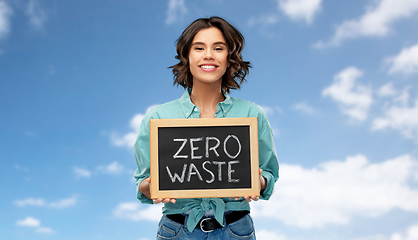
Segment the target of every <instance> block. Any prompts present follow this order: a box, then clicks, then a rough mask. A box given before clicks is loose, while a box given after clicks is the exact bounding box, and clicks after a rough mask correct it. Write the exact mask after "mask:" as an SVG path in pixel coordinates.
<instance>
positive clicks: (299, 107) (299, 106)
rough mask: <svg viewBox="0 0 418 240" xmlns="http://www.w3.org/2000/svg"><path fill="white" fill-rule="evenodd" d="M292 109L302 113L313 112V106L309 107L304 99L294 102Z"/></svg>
mask: <svg viewBox="0 0 418 240" xmlns="http://www.w3.org/2000/svg"><path fill="white" fill-rule="evenodd" d="M292 109H293V110H295V111H299V112H303V113H309V114H313V113H315V109H314V108H313V107H311V106H310V105H309V104H308V103H307V102H305V101H302V102H298V103H295V104H294V105H293V107H292Z"/></svg>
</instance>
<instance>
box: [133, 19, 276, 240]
mask: <svg viewBox="0 0 418 240" xmlns="http://www.w3.org/2000/svg"><path fill="white" fill-rule="evenodd" d="M243 46H244V37H243V36H242V35H241V33H240V32H239V31H238V30H237V29H235V28H234V27H233V26H231V25H230V24H229V23H228V22H227V21H225V20H224V19H222V18H219V17H211V18H200V19H197V20H196V21H194V22H193V23H192V24H191V25H190V26H188V27H187V28H186V29H185V30H184V31H183V33H182V35H181V36H180V38H179V39H178V41H177V56H176V59H178V60H179V63H177V64H176V65H174V66H172V67H171V68H173V74H174V84H177V85H181V86H183V87H184V88H185V89H186V91H185V93H184V94H183V96H182V97H181V98H180V99H177V100H174V101H171V102H168V103H165V104H163V105H160V106H157V107H154V108H152V109H151V110H150V111H148V112H147V114H146V115H145V116H144V119H143V121H142V124H141V126H140V129H139V134H138V138H137V141H136V143H135V146H134V153H135V158H136V162H137V166H138V169H137V170H136V171H135V179H136V185H137V189H138V191H137V197H138V199H139V200H140V201H141V202H143V203H149V204H153V203H154V204H158V203H164V208H163V214H164V215H163V217H162V219H161V222H160V224H159V229H158V233H157V239H179V240H180V239H255V232H254V225H253V222H252V218H251V217H250V215H249V211H250V205H249V202H251V201H252V200H254V201H257V200H258V199H259V197H258V196H260V198H261V199H265V200H267V199H269V198H270V196H271V194H272V192H273V188H274V183H275V182H276V181H277V179H278V177H279V176H278V170H279V166H278V161H277V156H276V152H275V148H274V144H273V135H272V130H271V128H270V125H269V123H268V120H267V117H266V115H265V114H264V112H263V110H262V109H261V107H260V106H258V105H256V104H254V103H251V102H248V101H244V100H241V99H237V98H232V97H230V96H229V95H228V92H229V90H230V89H239V88H240V85H241V84H242V82H244V81H245V76H246V75H247V74H248V69H249V67H250V62H247V61H244V60H242V56H241V51H242V48H243ZM243 117H245V118H247V117H255V118H257V125H256V128H257V131H258V132H257V133H256V134H255V136H256V141H257V137H258V149H259V151H258V159H259V161H258V162H259V166H258V168H259V171H258V173H259V174H257V171H256V174H255V179H258V178H259V180H260V181H259V182H260V184H259V185H260V186H259V188H257V189H256V192H257V195H256V196H242V197H235V196H234V198H180V199H173V198H165V199H162V198H157V199H151V194H150V186H151V182H150V120H151V119H182V118H183V119H188V118H243ZM193 132H196V131H195V129H193ZM194 134H196V133H194ZM257 134H258V136H257ZM195 137H196V136H193V137H192V138H190V139H188V138H184V139H168V140H169V141H170V142H176V143H177V142H180V143H181V142H183V145H181V147H180V148H181V149H182V148H183V147H184V145H185V143H186V142H188V141H190V142H191V145H190V149H191V152H190V156H191V157H192V158H193V159H192V160H193V162H191V163H190V165H187V164H183V165H182V166H180V167H181V168H180V169H177V170H174V169H172V168H171V167H170V168H167V172H168V174H169V176H170V178H168V179H167V181H168V182H170V181H172V182H175V181H176V179H177V180H178V181H180V182H181V183H183V182H185V181H186V182H190V181H191V180H192V178H191V176H192V175H193V176H194V175H196V176H197V177H198V178H197V179H198V180H197V181H199V179H201V181H203V180H205V181H207V182H210V183H212V182H213V181H217V182H219V181H220V180H221V177H220V176H222V172H221V170H222V165H225V168H226V166H228V168H227V170H225V171H227V172H228V178H225V179H226V180H228V181H229V182H237V180H236V179H235V178H233V176H232V173H235V172H236V171H237V172H239V171H240V170H242V169H238V165H237V163H238V162H239V161H238V160H237V159H235V157H236V156H235V154H236V153H237V152H238V153H239V152H241V145H240V144H238V146H239V147H238V148H237V149H238V151H235V152H234V151H232V152H228V150H225V149H224V151H226V156H227V157H224V158H223V160H224V161H206V162H205V161H201V159H200V158H203V155H201V156H200V155H199V156H197V157H196V156H195V155H194V153H195V152H194V151H195V150H196V149H198V147H196V146H194V145H193V144H196V145H197V144H198V142H199V141H202V142H203V137H202V136H201V137H202V138H201V139H200V138H195ZM230 138H233V137H227V138H225V139H224V140H223V141H224V142H228V140H229V139H230ZM234 139H235V138H233V139H232V140H231V141H233V140H234ZM237 139H238V138H236V139H235V140H237ZM209 140H210V139H209V138H208V139H207V140H206V141H209ZM212 140H213V141H215V142H220V140H219V139H216V140H215V139H212ZM215 146H217V145H215ZM206 148H207V152H208V153H209V145H208V146H207V147H206ZM164 149H165V150H167V149H168V146H167V144H165V145H164ZM181 149H180V150H178V149H174V152H172V153H170V154H171V156H174V158H173V159H174V161H177V160H178V158H180V159H181V158H184V157H187V156H186V155H185V153H184V152H182V151H181ZM202 149H203V147H202ZM211 149H212V150H214V149H216V147H213V148H211ZM247 149H248V148H247ZM230 153H234V154H232V155H231V154H230ZM205 156H206V155H205ZM195 158H198V159H195ZM229 158H232V160H231V159H229ZM199 164H200V165H199ZM211 164H213V165H214V166H215V167H216V166H217V168H214V169H215V170H216V169H217V170H216V171H215V170H208V165H211ZM196 166H201V168H200V170H198V168H197V167H196ZM187 169H189V170H188V174H186V170H187ZM253 169H254V168H253ZM255 169H256V170H257V165H256V167H255ZM205 171H206V172H207V173H208V175H207V176H206V177H207V178H205V179H203V177H202V176H203V175H202V176H201V173H202V174H203V173H205ZM215 173H216V174H217V175H216V174H215ZM186 175H187V176H186ZM215 175H216V176H218V178H215ZM180 176H181V177H180ZM246 177H248V178H250V177H251V176H244V177H243V178H240V181H241V180H243V181H242V182H244V180H245V178H246ZM170 179H171V180H170ZM153 181H154V180H153ZM193 181H196V178H193ZM156 184H157V183H156ZM240 193H242V192H240ZM228 194H229V193H228ZM242 195H244V194H242ZM217 196H219V195H217Z"/></svg>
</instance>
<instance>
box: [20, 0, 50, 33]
mask: <svg viewBox="0 0 418 240" xmlns="http://www.w3.org/2000/svg"><path fill="white" fill-rule="evenodd" d="M25 14H26V16H27V17H28V18H29V23H30V25H31V26H32V27H33V28H35V29H41V28H43V26H44V24H45V22H46V20H47V16H46V13H45V10H43V9H42V8H41V6H40V5H39V1H37V0H30V1H29V3H28V5H27V6H26V9H25Z"/></svg>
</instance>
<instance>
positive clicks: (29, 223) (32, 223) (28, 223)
mask: <svg viewBox="0 0 418 240" xmlns="http://www.w3.org/2000/svg"><path fill="white" fill-rule="evenodd" d="M16 225H17V226H23V227H34V228H36V231H37V232H39V233H47V234H52V233H54V231H53V230H52V229H50V228H48V227H41V221H39V220H38V219H36V218H33V217H27V218H25V219H24V220H20V221H17V222H16Z"/></svg>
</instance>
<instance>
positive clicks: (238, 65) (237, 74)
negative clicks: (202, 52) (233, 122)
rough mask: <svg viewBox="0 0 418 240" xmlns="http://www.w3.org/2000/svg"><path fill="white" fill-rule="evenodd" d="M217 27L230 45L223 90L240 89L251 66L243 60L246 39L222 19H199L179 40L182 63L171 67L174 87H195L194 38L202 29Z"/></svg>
mask: <svg viewBox="0 0 418 240" xmlns="http://www.w3.org/2000/svg"><path fill="white" fill-rule="evenodd" d="M210 27H216V28H217V29H219V30H220V31H221V32H222V34H223V36H224V38H225V41H226V44H227V45H228V62H229V67H228V69H227V70H226V72H225V74H224V75H223V77H222V89H223V90H224V91H225V92H227V93H228V92H229V90H230V89H239V88H240V85H241V83H242V82H244V81H246V80H245V76H246V75H247V74H248V72H249V68H250V67H251V64H250V62H249V61H244V60H242V55H241V52H242V49H243V47H244V42H245V40H244V37H243V36H242V34H241V33H240V32H239V31H238V30H237V29H236V28H234V27H233V26H232V25H231V24H229V23H228V22H227V21H225V20H224V19H222V18H220V17H210V18H199V19H197V20H195V21H194V22H193V23H192V24H190V25H189V26H188V27H187V28H186V29H185V30H184V31H183V33H182V34H181V36H180V38H179V39H177V48H176V50H177V56H176V57H175V58H176V59H178V60H179V61H180V62H179V63H177V64H175V65H173V66H171V67H169V68H172V69H173V74H174V77H173V79H174V83H173V85H176V84H177V85H181V86H183V87H184V88H190V87H193V76H192V74H191V72H190V69H189V52H190V48H191V44H192V41H193V38H194V36H195V35H196V34H197V33H198V32H199V31H200V30H202V29H206V28H210Z"/></svg>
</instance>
